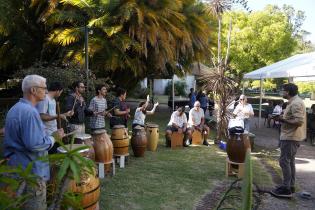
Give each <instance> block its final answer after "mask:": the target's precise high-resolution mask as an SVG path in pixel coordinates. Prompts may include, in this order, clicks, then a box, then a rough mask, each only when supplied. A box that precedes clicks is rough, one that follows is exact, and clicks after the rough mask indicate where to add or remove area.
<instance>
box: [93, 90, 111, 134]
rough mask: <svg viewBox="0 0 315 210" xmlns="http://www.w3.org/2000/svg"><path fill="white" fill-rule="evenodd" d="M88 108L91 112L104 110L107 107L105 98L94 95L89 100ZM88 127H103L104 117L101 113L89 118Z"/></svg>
mask: <svg viewBox="0 0 315 210" xmlns="http://www.w3.org/2000/svg"><path fill="white" fill-rule="evenodd" d="M89 109H90V110H92V111H93V112H104V111H105V110H106V109H107V101H106V99H105V98H99V97H97V96H95V97H94V98H92V100H91V102H90V106H89ZM90 128H92V129H98V128H105V119H104V116H103V115H93V116H92V117H91V118H90Z"/></svg>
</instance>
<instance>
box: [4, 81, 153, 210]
mask: <svg viewBox="0 0 315 210" xmlns="http://www.w3.org/2000/svg"><path fill="white" fill-rule="evenodd" d="M63 89H64V88H63V86H62V84H61V83H60V82H52V83H50V84H49V86H48V87H47V85H46V79H45V78H44V77H42V76H39V75H28V76H26V77H25V78H24V79H23V81H22V91H23V98H21V99H20V100H19V101H18V102H17V103H16V104H15V105H14V106H13V107H12V108H11V109H10V110H9V111H8V113H7V116H6V119H5V127H4V129H2V132H3V133H4V143H3V148H4V157H5V158H6V159H7V164H8V165H11V166H19V165H21V166H22V167H23V168H26V167H27V166H28V164H30V163H33V165H32V171H31V172H32V173H33V174H35V175H37V180H36V182H37V183H36V184H35V185H28V184H26V187H25V189H24V192H25V193H28V194H29V195H31V197H30V199H28V200H27V201H26V203H25V205H24V206H23V209H40V210H42V209H46V208H47V204H46V182H47V181H48V180H49V179H50V167H49V163H48V162H44V161H40V160H39V158H42V157H44V156H46V155H47V154H48V151H49V152H50V153H55V152H56V151H57V147H58V144H57V142H58V141H62V138H63V137H64V136H65V132H64V130H63V129H62V128H61V123H60V122H61V120H65V121H66V122H67V125H68V126H67V127H68V130H67V132H69V133H71V132H72V133H85V119H86V117H90V128H91V130H92V131H93V130H97V129H104V128H105V119H104V117H110V126H111V127H112V126H115V125H118V124H119V125H125V126H127V119H128V118H129V116H130V115H129V113H130V108H128V106H127V105H126V103H125V98H126V90H124V89H121V88H119V89H118V90H117V98H116V99H115V101H114V107H113V108H112V109H110V110H108V105H107V101H106V99H105V96H106V94H107V87H106V85H98V86H97V87H96V89H95V90H96V95H95V97H93V98H92V100H91V101H90V103H89V105H87V103H86V101H85V99H84V97H83V94H84V92H85V85H84V83H83V82H81V81H78V82H75V83H73V85H72V92H71V93H70V94H69V95H68V96H67V97H66V99H65V112H64V113H60V108H59V103H57V102H56V99H57V98H58V97H60V95H61V94H62V92H63ZM148 100H149V98H148ZM148 100H147V102H146V103H145V104H143V105H141V107H139V109H137V110H136V114H135V121H134V122H135V123H137V124H140V125H144V118H145V117H144V116H143V114H152V113H154V111H155V108H156V106H157V105H158V103H156V104H155V105H154V108H153V110H151V111H147V112H146V107H147V105H148ZM55 143H56V144H55Z"/></svg>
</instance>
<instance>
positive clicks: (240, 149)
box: [226, 134, 250, 163]
mask: <svg viewBox="0 0 315 210" xmlns="http://www.w3.org/2000/svg"><path fill="white" fill-rule="evenodd" d="M248 148H250V142H249V138H248V134H240V135H236V134H231V135H230V137H229V139H228V141H227V145H226V152H227V154H228V157H229V159H230V160H231V161H233V162H236V163H244V161H245V156H246V151H247V149H248Z"/></svg>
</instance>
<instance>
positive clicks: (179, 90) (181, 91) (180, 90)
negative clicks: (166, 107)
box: [165, 81, 187, 97]
mask: <svg viewBox="0 0 315 210" xmlns="http://www.w3.org/2000/svg"><path fill="white" fill-rule="evenodd" d="M186 87H187V85H186V83H185V82H183V81H176V82H175V83H174V89H175V96H184V97H185V96H186V95H187V94H186ZM165 94H166V95H169V96H172V81H169V82H168V83H167V86H166V87H165Z"/></svg>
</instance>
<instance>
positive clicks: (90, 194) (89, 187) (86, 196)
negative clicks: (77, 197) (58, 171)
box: [68, 172, 101, 210]
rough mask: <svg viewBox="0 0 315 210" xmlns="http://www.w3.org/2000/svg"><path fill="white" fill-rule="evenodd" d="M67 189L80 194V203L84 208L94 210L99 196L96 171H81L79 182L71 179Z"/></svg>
mask: <svg viewBox="0 0 315 210" xmlns="http://www.w3.org/2000/svg"><path fill="white" fill-rule="evenodd" d="M68 190H69V191H71V192H74V193H78V194H82V200H81V205H82V207H83V209H85V210H95V209H96V207H97V202H98V200H99V197H100V192H101V190H100V180H99V178H97V177H96V173H95V172H94V174H88V173H86V172H85V173H82V174H81V177H80V182H79V183H76V182H75V181H74V180H71V182H70V183H69V187H68Z"/></svg>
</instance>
